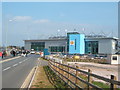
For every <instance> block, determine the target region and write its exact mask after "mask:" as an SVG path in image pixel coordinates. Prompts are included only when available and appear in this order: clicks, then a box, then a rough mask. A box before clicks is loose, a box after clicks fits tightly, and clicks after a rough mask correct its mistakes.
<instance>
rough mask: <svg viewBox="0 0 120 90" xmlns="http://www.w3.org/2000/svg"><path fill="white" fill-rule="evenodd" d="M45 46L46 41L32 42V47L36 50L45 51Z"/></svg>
mask: <svg viewBox="0 0 120 90" xmlns="http://www.w3.org/2000/svg"><path fill="white" fill-rule="evenodd" d="M44 48H45V42H32V43H31V49H34V50H35V51H43V50H44Z"/></svg>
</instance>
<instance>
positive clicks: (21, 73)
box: [2, 55, 39, 88]
mask: <svg viewBox="0 0 120 90" xmlns="http://www.w3.org/2000/svg"><path fill="white" fill-rule="evenodd" d="M38 57H39V55H28V57H19V58H15V59H13V60H8V61H6V62H2V88H20V87H21V86H22V84H23V82H24V81H25V79H26V77H27V76H28V74H29V73H30V71H31V70H32V68H33V67H34V66H36V65H37V61H38Z"/></svg>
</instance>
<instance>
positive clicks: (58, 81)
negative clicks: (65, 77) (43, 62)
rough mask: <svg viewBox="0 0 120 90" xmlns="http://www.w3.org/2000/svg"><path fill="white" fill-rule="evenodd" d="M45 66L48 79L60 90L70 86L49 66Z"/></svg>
mask: <svg viewBox="0 0 120 90" xmlns="http://www.w3.org/2000/svg"><path fill="white" fill-rule="evenodd" d="M43 68H44V70H45V72H46V75H47V77H48V80H49V81H50V82H51V84H52V85H54V87H55V88H57V89H60V90H64V89H65V88H68V86H67V84H66V83H65V82H63V81H62V80H61V79H60V78H59V77H58V76H57V75H56V74H55V73H54V72H53V71H52V70H51V69H50V68H49V67H48V66H44V67H43Z"/></svg>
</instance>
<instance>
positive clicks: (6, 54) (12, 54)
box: [2, 49, 29, 59]
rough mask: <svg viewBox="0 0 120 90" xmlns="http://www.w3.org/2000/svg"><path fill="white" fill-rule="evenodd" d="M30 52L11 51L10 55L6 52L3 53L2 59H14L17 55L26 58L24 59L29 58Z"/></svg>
mask: <svg viewBox="0 0 120 90" xmlns="http://www.w3.org/2000/svg"><path fill="white" fill-rule="evenodd" d="M28 53H29V51H28V50H15V49H13V50H11V51H10V53H8V52H7V51H6V50H4V51H2V59H3V58H4V57H6V56H9V55H10V56H12V57H15V56H17V55H21V56H24V57H27V55H28Z"/></svg>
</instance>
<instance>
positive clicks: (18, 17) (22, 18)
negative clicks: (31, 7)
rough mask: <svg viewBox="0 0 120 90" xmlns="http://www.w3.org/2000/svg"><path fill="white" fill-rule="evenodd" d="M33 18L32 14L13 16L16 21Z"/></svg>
mask: <svg viewBox="0 0 120 90" xmlns="http://www.w3.org/2000/svg"><path fill="white" fill-rule="evenodd" d="M31 19H32V17H30V16H15V17H13V20H15V21H28V20H31Z"/></svg>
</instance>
